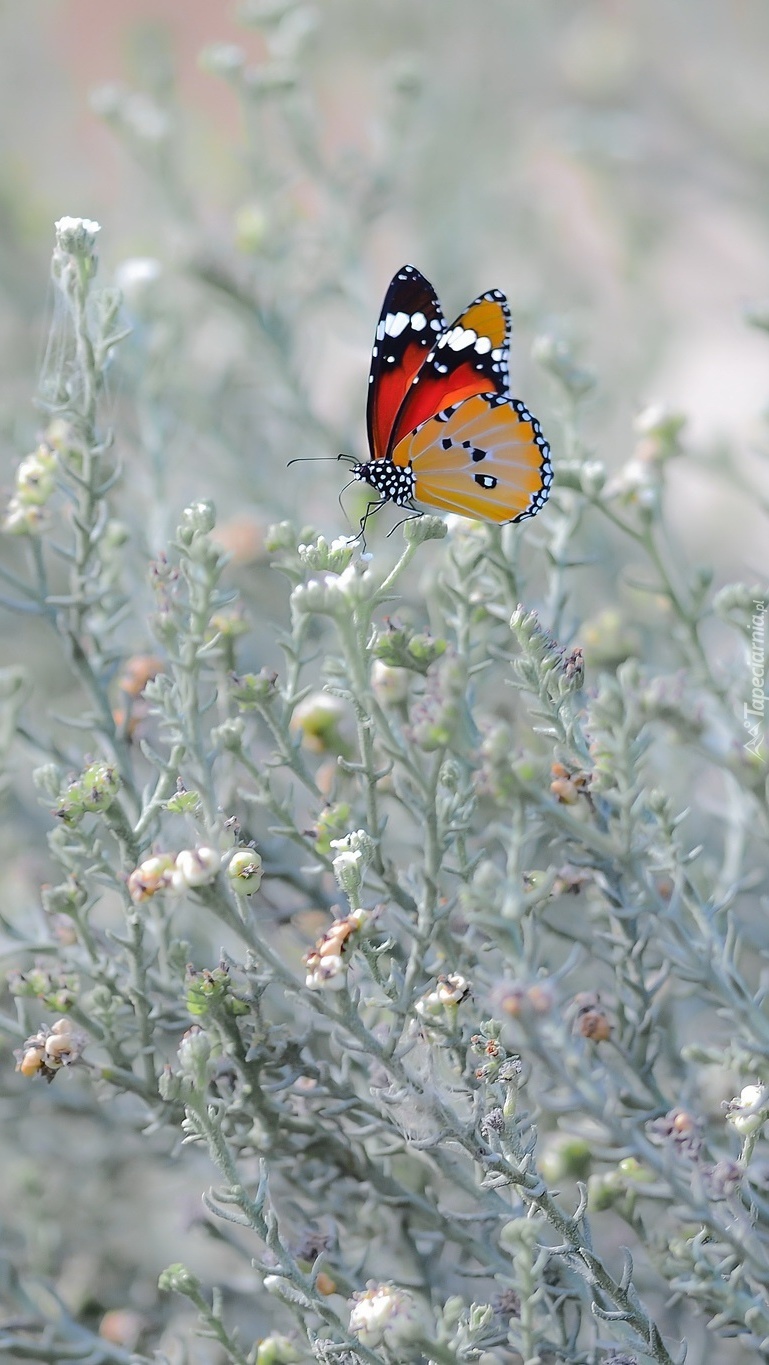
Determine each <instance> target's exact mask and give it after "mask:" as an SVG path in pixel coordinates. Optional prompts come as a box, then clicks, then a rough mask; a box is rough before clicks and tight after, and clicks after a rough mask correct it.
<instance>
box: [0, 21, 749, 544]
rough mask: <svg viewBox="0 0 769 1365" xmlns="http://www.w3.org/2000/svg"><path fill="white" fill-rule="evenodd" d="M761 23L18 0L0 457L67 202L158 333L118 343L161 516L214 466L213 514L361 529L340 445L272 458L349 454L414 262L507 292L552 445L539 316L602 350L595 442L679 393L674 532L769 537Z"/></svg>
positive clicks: (620, 450)
mask: <svg viewBox="0 0 769 1365" xmlns="http://www.w3.org/2000/svg"><path fill="white" fill-rule="evenodd" d="M768 41H769V14H767V11H766V7H765V6H764V5H762V4H761V3H760V0H739V2H738V0H735V3H734V4H732V5H729V6H724V5H722V4H720V3H718V0H702V2H701V3H699V4H698V5H697V9H696V19H695V17H693V15H692V12H691V10H690V9H689V8H688V7H683V8H682V7H681V6H680V5H677V4H676V3H675V0H650V3H649V4H647V5H644V6H643V9H642V10H639V8H638V7H637V6H634V5H631V4H627V3H621V0H585V2H584V3H574V0H542V3H538V4H537V5H536V6H532V5H530V4H527V3H525V2H524V0H517V2H516V0H484V3H483V4H482V5H481V6H478V5H472V6H471V5H468V4H462V3H458V2H453V3H447V2H446V0H422V3H420V4H419V5H418V6H415V5H413V4H410V3H409V2H408V0H388V2H387V3H384V0H371V3H369V4H367V5H365V6H360V5H359V4H356V3H355V0H323V3H321V4H318V5H317V6H315V7H311V6H306V5H297V4H290V3H283V2H282V0H258V2H254V3H245V4H243V5H240V6H237V5H234V4H233V5H217V6H211V5H209V4H206V3H205V0H185V3H184V4H183V5H182V4H180V3H178V2H175V0H112V3H110V4H109V5H106V6H105V5H101V4H99V3H97V0H58V3H57V0H29V3H26V4H25V5H24V6H4V7H3V9H2V12H1V13H0V42H1V43H2V52H3V66H4V96H3V98H4V103H5V117H4V118H3V121H2V139H3V145H2V167H3V171H2V181H1V183H0V214H1V215H2V234H3V252H2V260H1V261H0V289H1V290H2V321H0V356H1V359H2V363H1V364H0V423H1V428H2V431H3V434H4V436H5V437H6V438H7V454H6V457H5V458H6V461H7V463H8V465H12V464H13V462H14V460H15V459H16V457H17V455H18V454H20V453H23V450H24V443H25V441H26V439H27V437H28V431H27V428H29V431H30V432H31V431H33V430H34V414H33V412H32V410H31V398H32V394H33V390H34V387H35V381H36V377H37V371H38V367H39V364H40V361H41V357H42V355H43V354H44V350H45V340H46V336H47V329H48V324H49V319H48V317H47V313H46V308H47V303H49V302H50V299H49V298H48V296H47V293H46V283H45V282H46V275H47V270H48V260H49V253H50V249H51V244H52V224H53V221H54V220H55V219H56V218H59V217H61V216H62V215H63V214H65V213H67V214H75V215H82V216H88V217H91V218H95V219H96V220H98V221H99V222H100V223H101V224H102V227H103V231H102V235H101V239H100V241H101V257H102V279H103V282H104V283H105V284H106V283H110V282H112V281H114V280H115V279H116V278H117V280H118V282H119V283H120V284H121V285H122V287H123V288H124V291H125V294H126V301H127V310H128V313H129V321H130V322H131V323H132V325H133V326H134V328H135V329H136V328H137V325H139V336H138V341H139V342H140V344H141V347H142V348H143V349H144V351H145V355H144V358H143V359H144V361H146V358H147V354H148V355H149V359H150V367H149V372H147V371H146V369H145V372H144V373H137V370H138V369H139V368H140V367H141V364H142V363H143V360H142V358H141V357H139V356H137V355H136V354H133V355H132V352H131V346H130V343H129V345H128V347H126V348H124V350H123V354H122V355H121V357H120V358H119V360H118V362H117V364H116V375H115V381H114V395H113V398H114V402H115V405H116V407H119V406H120V403H121V399H122V398H123V397H127V399H129V400H130V401H128V402H127V403H126V407H127V408H128V409H129V410H128V411H127V412H126V413H120V423H119V424H120V429H121V435H120V439H121V441H122V442H123V443H127V442H129V441H130V439H131V430H127V427H130V426H131V424H133V426H132V432H133V437H134V439H135V441H136V442H137V444H138V445H141V444H143V445H144V446H145V447H149V450H150V454H151V456H152V459H151V462H150V467H149V474H148V472H147V469H146V468H143V469H142V470H137V471H136V474H135V479H134V480H133V481H132V485H131V486H132V490H133V492H134V495H135V496H137V497H138V496H139V495H140V494H141V495H142V496H144V495H150V501H152V495H153V494H154V495H155V496H158V495H159V497H160V499H161V500H165V498H166V495H167V494H168V495H169V496H170V497H171V499H172V502H173V511H172V514H171V516H172V520H173V515H175V510H176V508H177V507H178V506H179V504H180V502H181V501H182V500H183V499H184V498H185V497H190V496H200V495H203V494H207V493H210V492H211V491H215V492H216V496H217V500H218V502H219V505H220V508H221V511H222V512H223V513H224V514H225V515H227V514H229V513H230V512H231V511H233V510H234V509H236V508H237V509H239V510H240V511H241V512H242V511H243V509H244V507H245V508H248V509H254V508H255V507H256V506H257V504H258V505H259V506H260V507H263V508H264V509H265V511H266V513H267V514H268V515H272V514H273V513H275V512H278V513H280V512H285V511H286V510H287V509H291V510H293V511H294V512H296V511H297V509H298V510H299V511H300V512H301V514H303V515H304V516H306V517H309V518H312V519H313V520H314V521H322V522H323V526H324V529H326V525H327V521H328V522H329V527H328V529H333V530H344V529H345V523H344V518H343V517H341V514H340V512H339V509H338V508H336V507H335V497H336V491H337V488H338V486H339V478H338V471H337V470H336V469H332V468H330V467H329V466H326V467H325V468H324V467H323V466H318V467H316V469H314V470H313V469H312V468H311V467H305V470H304V471H302V474H301V477H300V476H299V474H298V473H297V471H296V470H294V471H293V472H291V471H289V472H288V473H287V472H285V470H284V465H285V462H286V460H288V458H290V456H291V455H292V454H308V453H336V450H337V448H338V449H346V450H351V451H352V452H353V453H355V454H357V455H360V454H361V453H362V452H363V448H364V447H363V414H364V404H365V392H366V375H367V369H368V358H369V349H370V345H371V337H372V333H373V327H374V323H375V320H376V316H377V312H378V308H379V305H380V302H381V298H382V296H383V293H384V289H385V287H386V284H387V282H388V281H389V279H390V277H391V275H392V274H393V273H394V271H395V269H396V268H397V267H398V266H400V265H401V264H402V263H403V262H404V261H407V260H409V261H414V263H415V264H417V265H418V266H419V267H420V268H421V269H422V270H423V272H424V273H426V274H427V275H428V277H429V278H430V279H432V280H433V282H434V284H435V286H436V288H437V290H438V293H439V295H440V296H441V298H442V300H443V301H444V305H445V310H446V311H447V313H448V314H449V315H452V316H453V315H454V314H455V313H456V312H458V311H459V309H460V308H461V307H463V306H464V305H465V304H466V303H467V302H468V301H469V300H470V298H472V297H474V296H475V294H476V293H478V292H479V291H480V290H482V289H486V288H489V287H491V286H497V287H499V288H501V289H503V290H505V291H506V292H507V293H508V295H509V297H510V300H511V304H512V308H513V314H514V319H515V325H516V337H515V341H514V354H513V365H512V369H513V375H514V383H515V386H516V388H517V389H518V390H519V391H520V392H521V393H523V394H525V396H526V400H527V401H528V402H530V403H531V405H532V406H533V407H534V410H535V411H536V412H537V413H538V415H539V416H540V419H541V421H542V423H543V426H544V428H545V431H546V433H547V434H548V435H549V437H550V439H551V442H552V445H553V449H554V456H555V459H556V462H557V460H558V458H559V454H562V453H563V452H562V451H561V450H560V449H559V427H558V421H559V412H558V407H557V403H556V402H555V399H554V396H553V393H552V391H551V390H550V389H549V387H548V382H547V380H546V379H545V378H544V377H543V376H542V375H541V374H539V373H538V372H536V371H535V370H533V369H532V366H531V363H530V361H529V358H528V357H529V352H530V347H531V343H532V340H533V338H534V336H535V335H536V334H537V333H540V332H543V331H547V332H552V333H554V334H555V335H556V336H557V337H559V338H560V339H563V340H565V341H567V342H568V343H569V344H570V345H573V346H575V347H576V349H577V351H578V353H579V354H580V356H581V358H582V360H583V361H584V362H585V363H586V364H587V365H588V366H589V367H590V368H591V369H592V370H594V371H595V372H596V374H597V376H598V381H599V382H598V387H597V391H596V395H595V397H594V399H593V401H592V403H591V405H590V409H589V412H588V414H587V418H586V433H585V438H586V441H587V443H588V445H589V447H590V450H591V452H592V453H595V454H597V455H598V456H599V457H600V458H602V459H604V460H606V462H607V463H608V464H609V465H610V466H612V465H615V466H616V465H618V464H619V463H621V462H622V460H623V459H624V458H625V457H626V456H627V455H628V453H629V450H630V446H631V441H632V436H631V433H630V422H631V419H632V417H633V415H634V413H636V412H637V411H638V409H639V408H642V407H644V406H645V405H646V404H648V403H649V402H652V401H654V402H657V401H661V402H664V403H666V404H668V405H671V406H672V407H674V408H675V409H677V410H680V411H681V412H683V413H684V414H685V415H686V416H687V419H688V428H687V430H688V435H689V438H690V441H691V442H693V443H694V444H695V446H696V450H697V453H698V461H697V467H696V468H693V467H692V466H689V467H688V468H687V470H686V472H685V473H680V474H679V471H677V470H674V472H673V488H674V492H675V493H676V494H678V495H679V496H678V497H676V498H673V499H672V500H671V507H670V513H671V516H672V517H673V518H674V521H675V522H676V524H677V525H676V529H677V531H678V532H679V533H680V536H681V537H682V539H683V540H684V541H685V542H686V543H687V548H688V549H690V550H694V551H695V552H696V551H697V550H699V548H700V547H701V546H703V545H704V546H707V547H708V550H709V551H710V550H712V547H713V544H714V542H716V543H719V542H721V543H722V544H723V550H724V553H725V556H726V558H727V559H729V558H730V557H732V558H734V559H735V560H736V561H737V562H739V561H740V560H741V559H745V558H750V557H751V556H758V557H759V563H760V553H761V546H762V543H763V541H762V534H763V532H762V527H761V522H760V514H759V511H758V509H757V507H756V506H755V504H754V505H752V506H745V505H744V504H743V503H742V501H741V499H740V497H739V495H738V493H737V491H736V490H735V488H734V481H735V479H734V468H733V464H734V463H736V467H737V470H738V472H739V473H740V474H745V475H746V476H748V477H749V478H750V479H751V480H756V479H757V480H758V481H759V483H760V481H761V475H762V469H765V465H762V458H763V444H764V440H765V430H764V426H763V412H764V408H765V405H766V402H767V393H769V384H767V375H768V373H769V353H768V350H767V340H766V337H765V335H762V334H761V332H759V331H756V330H755V329H751V328H750V327H748V326H746V325H745V318H744V314H745V310H746V308H748V307H760V306H761V304H762V302H763V301H765V300H769V250H768V249H767V226H768V224H767V215H768V211H769V202H768V200H767V189H766V186H767V183H769V181H768V179H767V170H768V169H769V166H768V163H769V136H768V133H769V101H767V98H766V82H765V56H766V51H767V42H768ZM137 258H140V259H141V261H142V262H143V263H144V265H143V267H142V266H137V265H136V260H137ZM149 263H151V264H149ZM143 272H144V273H143ZM147 272H149V275H148V274H147ZM768 306H769V305H768ZM138 349H139V348H138V346H137V347H135V348H134V351H138ZM132 362H133V369H132ZM115 420H116V421H117V417H115ZM19 443H20V449H18V450H17V449H15V448H14V447H15V445H16V446H18V445H19ZM727 447H728V449H729V454H730V458H729V460H727V461H725V459H724V449H725V448H727ZM126 453H127V452H126ZM142 463H145V462H142ZM150 476H152V477H154V480H155V482H154V484H151V483H150V484H148V483H147V480H148V477H150ZM677 480H678V482H677ZM679 485H680V486H679ZM308 490H309V492H310V493H312V495H313V497H312V498H308V500H307V504H306V505H303V499H305V498H306V497H307V496H308ZM353 510H354V509H353ZM142 521H143V524H144V518H142ZM150 525H151V527H152V530H153V532H154V533H156V534H157V535H160V534H161V531H162V530H163V529H164V523H163V518H162V514H161V515H160V516H158V517H157V519H156V522H153V521H152V520H151V522H150ZM244 534H245V528H244ZM730 550H731V551H733V555H731V556H730ZM756 569H757V565H754V571H756Z"/></svg>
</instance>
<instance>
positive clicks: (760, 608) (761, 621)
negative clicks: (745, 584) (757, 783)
mask: <svg viewBox="0 0 769 1365" xmlns="http://www.w3.org/2000/svg"><path fill="white" fill-rule="evenodd" d="M753 606H754V607H755V611H754V613H753V615H752V616H751V618H750V625H751V630H750V656H749V664H750V701H749V702H747V701H746V702H745V703H744V704H743V708H742V710H743V725H744V726H745V729H746V730H747V731H748V733H749V734H750V739H748V740H747V741H746V743H745V748H746V749H747V751H748V753H750V754H755V756H756V758H760V759H762V761H764V762H766V755H765V754H764V752H763V748H764V717H765V712H766V686H765V685H766V602H761V601H755V600H754V602H753Z"/></svg>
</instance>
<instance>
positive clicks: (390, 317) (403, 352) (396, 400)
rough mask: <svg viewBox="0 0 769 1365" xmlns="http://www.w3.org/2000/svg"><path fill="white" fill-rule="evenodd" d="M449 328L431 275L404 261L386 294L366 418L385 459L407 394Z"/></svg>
mask: <svg viewBox="0 0 769 1365" xmlns="http://www.w3.org/2000/svg"><path fill="white" fill-rule="evenodd" d="M445 330H446V322H445V319H444V317H443V313H442V312H441V305H440V303H439V302H438V298H437V295H436V293H435V290H434V289H433V287H432V285H431V284H430V282H429V280H426V279H425V277H424V275H422V274H420V272H419V271H418V270H417V269H416V268H415V267H414V266H413V265H404V266H403V268H402V269H401V270H399V271H398V273H397V275H394V276H393V278H392V280H391V282H390V287H389V289H388V290H387V293H386V295H385V301H384V303H383V304H382V312H381V315H380V318H379V322H378V324H377V329H376V337H375V338H374V347H373V350H372V353H371V372H370V374H369V381H368V382H369V388H368V406H367V410H366V421H367V425H368V442H369V450H370V452H371V458H372V460H381V459H383V458H384V457H385V455H387V453H388V450H389V449H391V446H392V435H393V431H394V428H395V425H396V420H397V418H398V413H399V412H400V410H401V409H402V407H403V403H404V399H405V397H406V394H407V392H408V391H409V390H410V388H411V385H412V383H413V381H414V379H415V378H416V376H417V374H418V373H419V372H420V370H421V368H422V366H423V365H424V362H425V360H426V359H427V357H428V355H429V354H430V353H431V352H432V350H433V347H434V346H435V342H436V340H437V338H438V337H439V336H441V335H442V334H443V333H444V332H445ZM443 406H444V407H445V403H444V404H443ZM435 411H436V409H435V408H434V409H433V412H435ZM413 425H414V426H416V423H414V424H413Z"/></svg>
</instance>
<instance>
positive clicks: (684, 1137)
mask: <svg viewBox="0 0 769 1365" xmlns="http://www.w3.org/2000/svg"><path fill="white" fill-rule="evenodd" d="M648 1131H649V1136H650V1138H651V1139H652V1141H653V1142H657V1143H658V1144H660V1143H669V1144H670V1145H671V1146H672V1147H673V1148H674V1150H675V1151H676V1152H677V1153H678V1154H679V1155H680V1156H682V1157H686V1158H687V1159H688V1160H690V1161H696V1160H697V1158H698V1157H699V1155H700V1152H701V1151H702V1123H701V1120H700V1119H698V1118H697V1117H696V1116H695V1115H694V1114H690V1113H689V1111H688V1110H687V1109H682V1108H676V1109H671V1110H669V1112H668V1113H667V1114H663V1115H662V1117H661V1118H658V1119H654V1121H653V1122H652V1123H650V1124H649V1125H648Z"/></svg>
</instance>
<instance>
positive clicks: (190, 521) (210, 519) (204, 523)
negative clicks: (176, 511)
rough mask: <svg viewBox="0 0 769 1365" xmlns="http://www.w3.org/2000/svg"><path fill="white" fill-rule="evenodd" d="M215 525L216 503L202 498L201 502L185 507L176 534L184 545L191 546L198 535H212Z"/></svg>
mask: <svg viewBox="0 0 769 1365" xmlns="http://www.w3.org/2000/svg"><path fill="white" fill-rule="evenodd" d="M215 525H216V511H215V509H214V504H213V503H212V502H208V501H207V500H205V499H203V498H201V499H200V501H199V502H193V503H191V504H190V506H189V507H185V509H184V511H183V512H182V519H181V521H180V523H179V526H178V529H177V532H176V534H177V536H178V537H179V540H180V541H181V543H182V545H184V546H190V545H191V544H192V541H193V540H194V539H195V538H196V537H197V536H207V535H210V533H211V531H213V529H214V527H215Z"/></svg>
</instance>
